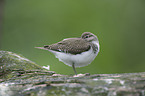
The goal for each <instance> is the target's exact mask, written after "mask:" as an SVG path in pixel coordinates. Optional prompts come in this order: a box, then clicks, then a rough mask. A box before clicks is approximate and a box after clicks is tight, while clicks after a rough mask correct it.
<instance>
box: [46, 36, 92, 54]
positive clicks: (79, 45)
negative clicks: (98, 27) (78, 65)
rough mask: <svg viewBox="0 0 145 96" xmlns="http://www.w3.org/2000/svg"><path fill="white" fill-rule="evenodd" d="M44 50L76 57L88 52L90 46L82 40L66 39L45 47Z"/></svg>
mask: <svg viewBox="0 0 145 96" xmlns="http://www.w3.org/2000/svg"><path fill="white" fill-rule="evenodd" d="M44 48H46V49H49V50H53V51H58V52H64V53H71V54H74V55H76V54H80V53H82V52H85V51H88V50H89V49H90V48H91V44H90V43H88V42H87V41H85V40H84V39H82V38H67V39H64V40H63V41H60V42H58V43H55V44H52V45H45V46H44Z"/></svg>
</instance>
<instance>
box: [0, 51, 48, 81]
mask: <svg viewBox="0 0 145 96" xmlns="http://www.w3.org/2000/svg"><path fill="white" fill-rule="evenodd" d="M40 71H41V72H42V71H46V69H44V68H42V67H41V66H39V65H37V64H35V63H34V62H32V61H30V60H29V59H27V58H25V57H23V56H21V55H18V54H16V53H13V52H9V51H0V78H3V79H9V78H12V77H15V76H20V75H21V74H24V73H36V72H40ZM33 75H34V74H33Z"/></svg>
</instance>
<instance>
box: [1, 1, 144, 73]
mask: <svg viewBox="0 0 145 96" xmlns="http://www.w3.org/2000/svg"><path fill="white" fill-rule="evenodd" d="M86 31H89V32H92V33H94V34H96V35H97V36H98V38H99V41H100V47H101V49H100V53H99V54H98V56H97V57H96V59H95V60H94V61H93V62H92V63H91V64H90V65H89V66H86V67H82V68H77V72H78V73H91V74H95V73H126V72H142V71H145V43H144V41H145V0H5V2H4V10H3V19H2V31H1V32H0V33H1V34H0V35H1V36H0V37H1V38H0V39H1V42H0V46H1V47H0V49H1V50H6V51H12V52H15V53H18V54H22V55H23V56H25V57H26V58H28V59H30V60H32V61H34V62H36V63H37V64H39V65H41V66H47V65H50V70H51V71H55V72H56V73H60V74H74V73H73V69H72V68H71V67H69V66H67V65H65V64H63V63H62V62H60V61H59V60H58V59H56V58H55V56H54V55H53V54H52V53H50V52H48V51H45V50H39V49H35V48H34V47H36V46H43V45H47V44H52V43H56V42H58V41H61V40H62V39H64V38H69V37H80V35H81V34H82V33H83V32H86Z"/></svg>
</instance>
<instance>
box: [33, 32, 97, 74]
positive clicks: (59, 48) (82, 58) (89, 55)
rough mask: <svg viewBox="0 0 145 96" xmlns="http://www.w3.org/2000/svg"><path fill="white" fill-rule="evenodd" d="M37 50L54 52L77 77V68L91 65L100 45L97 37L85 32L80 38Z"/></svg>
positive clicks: (69, 39)
mask: <svg viewBox="0 0 145 96" xmlns="http://www.w3.org/2000/svg"><path fill="white" fill-rule="evenodd" d="M35 48H38V49H44V50H48V51H50V52H52V53H53V54H54V55H55V56H56V58H58V59H59V61H61V62H63V63H64V64H66V65H68V66H71V67H72V68H73V70H74V73H75V75H77V71H76V67H84V66H87V65H88V64H90V63H91V62H92V61H93V60H94V59H95V57H96V56H97V55H98V53H99V50H100V45H99V40H98V38H97V36H96V35H94V34H93V33H91V32H84V33H82V35H81V37H79V38H66V39H64V40H62V41H60V42H58V43H55V44H51V45H44V46H43V47H35Z"/></svg>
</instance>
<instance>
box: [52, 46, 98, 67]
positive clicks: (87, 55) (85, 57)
mask: <svg viewBox="0 0 145 96" xmlns="http://www.w3.org/2000/svg"><path fill="white" fill-rule="evenodd" d="M54 54H55V56H56V58H58V59H59V61H62V62H64V63H65V64H66V65H68V66H72V64H73V63H74V64H75V67H83V66H87V65H88V64H90V63H91V62H92V61H93V60H94V59H95V57H96V56H97V53H96V54H95V53H94V52H93V50H92V48H91V49H90V50H89V51H87V52H83V53H81V54H77V55H72V54H66V53H61V52H55V53H54Z"/></svg>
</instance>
